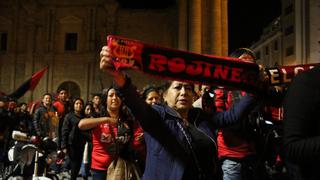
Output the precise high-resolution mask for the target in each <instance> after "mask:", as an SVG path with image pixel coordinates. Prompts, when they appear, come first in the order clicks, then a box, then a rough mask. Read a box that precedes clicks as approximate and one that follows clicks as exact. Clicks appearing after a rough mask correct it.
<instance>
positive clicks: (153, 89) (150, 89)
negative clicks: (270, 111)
mask: <svg viewBox="0 0 320 180" xmlns="http://www.w3.org/2000/svg"><path fill="white" fill-rule="evenodd" d="M151 92H156V93H158V94H159V95H160V92H159V88H158V87H156V86H154V85H147V86H146V87H144V88H143V90H142V98H143V99H144V100H145V99H147V97H148V94H149V93H151Z"/></svg>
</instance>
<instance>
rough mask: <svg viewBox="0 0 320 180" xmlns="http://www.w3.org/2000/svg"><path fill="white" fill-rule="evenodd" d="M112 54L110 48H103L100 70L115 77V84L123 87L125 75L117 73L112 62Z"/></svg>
mask: <svg viewBox="0 0 320 180" xmlns="http://www.w3.org/2000/svg"><path fill="white" fill-rule="evenodd" d="M111 57H112V52H111V50H110V48H109V47H108V46H103V47H102V49H101V51H100V69H101V70H104V71H106V72H107V73H109V74H110V75H112V76H113V78H114V80H115V82H116V83H117V84H118V85H119V86H120V87H122V86H123V85H124V83H125V75H124V74H123V73H122V72H121V71H117V70H116V69H115V67H114V65H113V62H112V58H111Z"/></svg>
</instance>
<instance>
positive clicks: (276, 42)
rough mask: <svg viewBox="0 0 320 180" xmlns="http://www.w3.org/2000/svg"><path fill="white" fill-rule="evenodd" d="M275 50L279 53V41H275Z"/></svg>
mask: <svg viewBox="0 0 320 180" xmlns="http://www.w3.org/2000/svg"><path fill="white" fill-rule="evenodd" d="M273 49H274V50H275V51H278V41H274V45H273Z"/></svg>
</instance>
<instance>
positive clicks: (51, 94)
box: [42, 92, 53, 100]
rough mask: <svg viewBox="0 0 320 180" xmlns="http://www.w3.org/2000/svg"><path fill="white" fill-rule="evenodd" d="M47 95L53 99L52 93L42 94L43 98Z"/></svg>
mask: <svg viewBox="0 0 320 180" xmlns="http://www.w3.org/2000/svg"><path fill="white" fill-rule="evenodd" d="M45 96H50V98H51V100H52V99H53V97H52V94H50V93H48V92H47V93H44V94H43V95H42V99H43V98H44V97H45Z"/></svg>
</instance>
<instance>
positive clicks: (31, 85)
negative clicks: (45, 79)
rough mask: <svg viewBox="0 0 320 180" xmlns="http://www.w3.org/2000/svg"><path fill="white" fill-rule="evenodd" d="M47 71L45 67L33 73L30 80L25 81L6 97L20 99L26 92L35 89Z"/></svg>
mask: <svg viewBox="0 0 320 180" xmlns="http://www.w3.org/2000/svg"><path fill="white" fill-rule="evenodd" d="M47 70H48V67H45V68H44V69H42V70H40V71H38V72H36V73H34V74H33V75H32V77H31V78H29V79H28V80H27V81H25V82H24V83H23V84H22V85H21V86H20V87H19V88H18V89H16V90H15V91H14V92H13V93H11V94H10V95H8V97H11V98H14V99H19V98H20V97H22V96H23V95H24V94H25V93H26V92H27V91H29V90H31V91H33V90H34V89H35V87H36V86H37V85H38V83H39V81H40V79H41V77H42V76H43V75H44V73H45V72H46V71H47Z"/></svg>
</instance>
